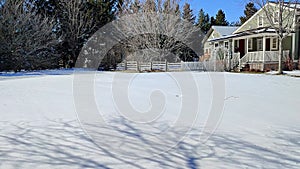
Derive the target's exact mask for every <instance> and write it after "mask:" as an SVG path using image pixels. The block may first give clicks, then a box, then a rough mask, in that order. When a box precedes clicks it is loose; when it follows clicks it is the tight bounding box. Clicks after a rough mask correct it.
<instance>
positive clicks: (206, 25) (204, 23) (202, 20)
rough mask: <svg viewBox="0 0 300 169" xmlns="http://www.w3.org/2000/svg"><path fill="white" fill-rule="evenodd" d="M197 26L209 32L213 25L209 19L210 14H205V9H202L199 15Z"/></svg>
mask: <svg viewBox="0 0 300 169" xmlns="http://www.w3.org/2000/svg"><path fill="white" fill-rule="evenodd" d="M197 26H198V27H199V28H200V29H201V30H202V31H203V32H204V33H207V31H208V30H209V29H210V27H211V23H210V20H209V15H208V14H205V12H204V10H203V9H200V11H199V16H198V21H197Z"/></svg>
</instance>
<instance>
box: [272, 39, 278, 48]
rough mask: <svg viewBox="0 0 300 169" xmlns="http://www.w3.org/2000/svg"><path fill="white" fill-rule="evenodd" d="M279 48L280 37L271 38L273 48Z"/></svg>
mask: <svg viewBox="0 0 300 169" xmlns="http://www.w3.org/2000/svg"><path fill="white" fill-rule="evenodd" d="M277 48H278V39H277V38H272V39H271V49H273V50H277Z"/></svg>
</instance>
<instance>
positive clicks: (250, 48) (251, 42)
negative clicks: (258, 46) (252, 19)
mask: <svg viewBox="0 0 300 169" xmlns="http://www.w3.org/2000/svg"><path fill="white" fill-rule="evenodd" d="M248 49H249V50H252V49H253V40H252V38H249V39H248Z"/></svg>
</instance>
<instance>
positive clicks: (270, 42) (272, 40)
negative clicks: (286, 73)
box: [233, 33, 294, 71]
mask: <svg viewBox="0 0 300 169" xmlns="http://www.w3.org/2000/svg"><path fill="white" fill-rule="evenodd" d="M292 40H293V36H289V37H287V38H285V39H284V41H283V58H282V61H283V62H285V61H287V59H288V58H290V57H291V56H292V54H293V52H294V48H293V46H294V44H293V41H292ZM233 42H234V44H233V46H234V49H235V51H234V52H236V53H240V59H239V63H238V67H239V70H243V69H244V68H245V67H247V68H248V69H250V70H260V71H264V70H267V69H270V70H273V69H274V70H275V69H277V65H278V62H279V42H278V38H277V36H275V35H274V34H271V33H267V34H266V33H265V34H262V35H261V34H259V35H248V36H246V37H240V38H236V39H235V40H234V41H233Z"/></svg>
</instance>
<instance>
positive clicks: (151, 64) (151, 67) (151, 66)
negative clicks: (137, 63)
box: [150, 61, 153, 72]
mask: <svg viewBox="0 0 300 169" xmlns="http://www.w3.org/2000/svg"><path fill="white" fill-rule="evenodd" d="M152 70H153V63H152V61H151V62H150V71H151V72H152Z"/></svg>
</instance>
